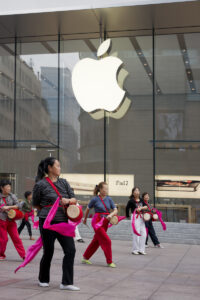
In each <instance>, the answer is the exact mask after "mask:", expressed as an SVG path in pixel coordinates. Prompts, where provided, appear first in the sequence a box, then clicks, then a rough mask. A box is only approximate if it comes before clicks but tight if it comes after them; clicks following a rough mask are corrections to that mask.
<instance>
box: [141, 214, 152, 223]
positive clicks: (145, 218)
mask: <svg viewBox="0 0 200 300" xmlns="http://www.w3.org/2000/svg"><path fill="white" fill-rule="evenodd" d="M143 219H144V221H145V222H147V221H149V220H150V219H151V215H150V214H149V213H144V214H143Z"/></svg>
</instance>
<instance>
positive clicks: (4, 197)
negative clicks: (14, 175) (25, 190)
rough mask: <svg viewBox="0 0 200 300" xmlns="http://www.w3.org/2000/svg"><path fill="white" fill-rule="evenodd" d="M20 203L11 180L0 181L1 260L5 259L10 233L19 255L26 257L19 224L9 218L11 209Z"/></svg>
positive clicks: (16, 207) (17, 206)
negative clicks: (13, 190)
mask: <svg viewBox="0 0 200 300" xmlns="http://www.w3.org/2000/svg"><path fill="white" fill-rule="evenodd" d="M19 207H20V204H19V202H18V200H17V197H16V196H15V195H14V194H12V193H11V182H10V181H9V180H7V179H3V180H1V182H0V260H5V258H6V255H5V251H6V246H7V242H8V234H9V235H10V237H11V239H12V242H13V244H14V246H15V248H16V250H17V252H18V253H19V256H20V257H21V258H22V259H24V258H25V250H24V246H23V244H22V241H21V239H20V237H19V233H18V231H17V224H16V222H15V221H14V220H10V219H8V211H9V210H10V209H18V208H19Z"/></svg>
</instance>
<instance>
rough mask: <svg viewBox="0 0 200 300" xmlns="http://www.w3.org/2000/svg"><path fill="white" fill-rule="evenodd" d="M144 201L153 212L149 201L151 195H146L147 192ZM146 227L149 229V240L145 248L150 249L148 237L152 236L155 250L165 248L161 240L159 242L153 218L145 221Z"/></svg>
mask: <svg viewBox="0 0 200 300" xmlns="http://www.w3.org/2000/svg"><path fill="white" fill-rule="evenodd" d="M142 199H143V201H144V202H145V204H146V205H147V206H149V208H150V209H151V210H152V207H151V206H150V204H149V200H150V197H149V194H148V193H146V192H145V193H143V194H142ZM145 226H146V228H147V230H148V231H147V238H146V243H145V247H146V248H148V247H149V246H148V235H150V238H151V240H152V242H153V244H154V247H155V248H164V247H163V246H162V245H161V244H160V242H159V240H158V237H157V235H156V233H155V229H154V227H153V222H152V218H150V220H149V221H145Z"/></svg>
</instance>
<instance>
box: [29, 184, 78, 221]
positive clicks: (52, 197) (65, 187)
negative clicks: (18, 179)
mask: <svg viewBox="0 0 200 300" xmlns="http://www.w3.org/2000/svg"><path fill="white" fill-rule="evenodd" d="M54 185H55V186H56V188H57V189H58V191H59V193H60V194H61V196H62V197H63V198H68V199H70V198H74V197H75V196H74V192H73V190H72V189H71V187H70V185H69V183H68V182H67V181H66V180H65V179H63V178H59V179H58V180H57V181H56V182H54ZM57 198H58V195H57V194H56V192H55V190H54V189H53V188H52V186H51V185H50V184H49V182H47V180H46V179H45V178H44V179H42V180H40V181H38V182H37V183H36V184H35V186H34V188H33V199H32V205H33V206H41V207H42V209H41V211H40V212H39V217H40V218H46V217H47V215H48V213H49V210H50V209H51V207H45V206H47V205H53V204H54V202H55V201H56V199H57ZM53 221H54V222H66V221H67V217H66V214H65V212H64V210H63V208H62V207H58V210H57V212H56V215H55V217H54V219H53Z"/></svg>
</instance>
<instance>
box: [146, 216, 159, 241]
mask: <svg viewBox="0 0 200 300" xmlns="http://www.w3.org/2000/svg"><path fill="white" fill-rule="evenodd" d="M145 226H146V228H147V229H148V235H150V238H151V240H152V242H153V244H154V246H155V245H158V244H160V242H159V240H158V238H157V236H156V233H155V230H154V227H153V223H152V220H149V221H147V222H145ZM148 235H147V238H146V245H147V243H148Z"/></svg>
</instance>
